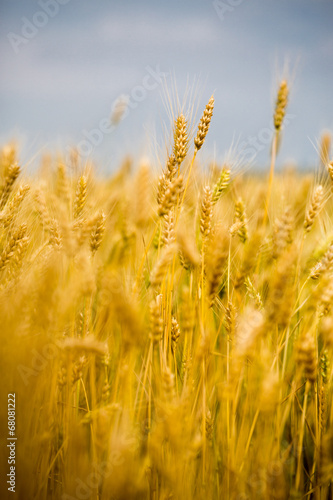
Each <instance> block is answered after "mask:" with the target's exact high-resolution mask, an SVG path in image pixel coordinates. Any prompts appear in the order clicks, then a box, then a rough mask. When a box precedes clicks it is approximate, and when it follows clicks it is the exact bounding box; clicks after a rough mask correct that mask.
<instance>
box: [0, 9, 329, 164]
mask: <svg viewBox="0 0 333 500" xmlns="http://www.w3.org/2000/svg"><path fill="white" fill-rule="evenodd" d="M42 4H43V5H44V9H43V8H42ZM47 6H48V7H47ZM47 9H49V10H47ZM41 12H42V14H41ZM50 12H51V14H50ZM332 22H333V2H332V1H331V0H327V1H326V0H293V1H290V0H279V1H278V0H217V1H211V0H191V1H189V0H178V1H175V0H171V1H168V2H153V1H149V0H144V1H104V0H100V1H93V0H91V1H88V0H39V1H36V2H34V1H29V0H17V1H15V0H1V2H0V71H1V73H0V74H1V77H0V105H1V121H0V140H1V143H3V142H4V141H6V140H8V139H11V138H15V137H17V138H18V139H19V141H20V144H21V147H22V159H23V161H27V160H29V159H31V158H35V157H38V156H39V155H40V154H41V153H42V152H43V151H45V150H47V149H51V150H56V149H57V148H61V149H63V150H64V151H66V148H67V147H68V146H69V145H79V147H81V149H82V151H83V150H84V151H86V154H88V155H89V156H91V157H92V158H94V159H96V161H97V162H98V163H99V165H100V166H101V168H103V169H104V170H107V171H111V170H114V169H115V168H116V166H117V163H118V161H119V160H120V158H121V157H122V156H123V155H124V154H125V153H132V154H134V155H135V156H136V158H140V157H142V156H150V155H154V154H156V153H157V154H159V152H160V151H161V154H164V153H165V141H166V138H165V133H164V132H163V131H164V128H165V127H166V128H167V129H168V128H169V127H170V116H169V115H170V113H168V110H167V109H166V106H165V105H164V102H165V100H166V88H167V89H169V92H171V93H172V88H173V87H174V86H175V85H176V86H177V91H178V95H179V97H180V101H181V102H183V97H184V96H185V95H186V92H187V91H188V89H190V91H191V90H192V92H193V94H194V96H195V98H196V102H197V106H198V112H197V115H196V118H197V119H198V118H199V116H200V113H201V111H202V109H203V108H204V106H205V103H206V102H207V101H208V99H209V97H210V96H211V94H212V93H213V92H214V96H215V110H214V116H213V121H212V125H211V129H210V132H209V137H208V138H207V143H206V144H205V146H204V148H203V149H202V152H200V154H201V159H202V161H203V162H208V161H209V160H211V159H213V158H215V159H217V160H218V161H222V160H223V159H224V157H225V155H226V154H227V152H228V151H229V150H230V148H231V147H232V150H233V152H234V153H233V154H234V155H237V152H239V150H240V149H243V151H244V149H245V151H248V153H249V152H250V150H251V151H254V152H256V153H257V154H256V157H255V159H254V160H253V164H254V165H259V166H262V167H265V166H266V165H267V163H268V155H269V131H270V128H271V126H272V109H273V107H274V100H275V94H276V89H277V86H278V83H279V80H280V79H281V78H282V77H287V78H288V80H289V81H290V86H291V93H290V105H289V108H288V114H289V120H288V125H287V126H286V127H285V130H284V136H283V143H282V148H281V151H280V157H279V163H280V165H282V164H283V163H284V162H286V161H287V160H295V161H297V162H298V163H299V164H300V165H306V166H310V167H311V166H314V167H315V165H316V162H317V152H316V143H317V142H318V139H319V138H320V135H321V133H322V131H323V130H327V129H328V130H331V131H333V96H332V81H333V31H332V28H331V27H332ZM156 73H157V76H155V77H154V74H155V75H156ZM160 73H164V74H165V76H164V77H162V78H158V74H160ZM149 75H150V76H149ZM122 95H127V96H129V97H127V99H129V103H130V104H131V107H130V108H129V112H128V114H127V116H126V117H125V118H124V119H123V120H122V121H121V122H120V123H119V125H118V127H117V129H116V130H111V131H110V129H108V130H107V132H105V126H106V123H107V121H108V119H109V117H110V113H111V109H112V106H113V105H114V103H115V101H116V100H117V99H118V98H119V96H122ZM195 108H196V107H195ZM184 109H185V111H186V106H185V108H184ZM101 122H102V123H103V124H104V125H103V126H104V128H103V126H102V127H101ZM94 130H95V131H96V130H97V132H95V133H92V134H91V131H94ZM96 134H97V135H96ZM84 142H85V144H84ZM87 142H88V144H87ZM94 143H95V144H94ZM250 143H252V145H251V144H250ZM249 156H251V159H252V154H251V155H250V153H249V155H248V157H249Z"/></svg>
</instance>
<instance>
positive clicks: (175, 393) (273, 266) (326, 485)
mask: <svg viewBox="0 0 333 500" xmlns="http://www.w3.org/2000/svg"><path fill="white" fill-rule="evenodd" d="M287 101H288V85H287V83H286V82H285V81H282V83H281V85H280V87H279V89H278V91H277V99H276V106H275V109H273V111H272V115H273V123H274V130H275V133H274V137H273V141H272V148H271V160H270V163H271V167H270V172H269V173H268V172H267V175H266V174H264V175H256V174H252V173H245V172H243V173H242V171H240V169H239V168H235V166H234V165H233V163H232V162H230V164H224V165H218V164H213V165H210V166H209V168H203V167H208V166H207V165H206V166H203V165H202V164H201V163H200V152H201V148H202V147H204V142H205V138H206V135H207V133H209V125H210V122H211V120H213V119H214V117H213V116H212V115H213V108H214V104H215V103H214V98H213V97H212V98H211V99H210V100H209V101H208V104H207V106H206V108H205V110H204V112H203V114H202V116H201V119H200V121H199V124H198V123H195V124H193V123H189V120H188V118H187V115H186V113H185V112H182V111H181V110H179V112H178V113H177V115H176V116H175V120H174V124H173V130H171V131H170V133H171V134H172V144H170V147H168V148H166V149H167V151H166V154H165V157H164V158H160V162H159V163H160V165H162V166H156V165H149V164H148V163H147V162H141V163H140V161H137V160H135V159H134V160H131V159H130V158H126V159H125V160H124V162H123V163H122V165H120V168H119V170H118V172H117V173H116V174H114V175H112V176H108V177H105V176H104V177H103V176H98V175H96V173H95V171H94V167H93V165H92V164H90V163H89V162H83V161H81V159H80V157H79V156H78V155H77V154H76V153H75V150H73V154H72V156H71V158H70V159H69V161H65V159H64V158H63V157H62V156H61V155H58V156H45V157H44V158H43V161H42V163H41V165H40V168H39V170H38V171H37V172H36V173H34V174H29V173H28V172H27V171H26V170H25V169H24V168H22V166H21V165H20V160H19V151H17V148H16V147H15V146H14V145H12V144H8V145H5V146H4V147H3V149H2V152H1V161H0V175H1V186H2V187H1V193H0V234H1V239H0V318H1V329H0V330H1V351H2V360H3V361H2V384H1V385H2V389H3V391H6V397H7V393H14V394H15V399H16V409H15V416H16V424H15V425H16V427H15V433H16V436H17V444H16V457H15V474H16V479H15V481H16V485H15V494H13V493H11V492H9V494H8V487H9V484H7V485H4V482H3V484H2V488H3V495H4V496H3V498H5V495H6V494H8V497H9V498H12V497H15V496H16V497H17V498H20V499H21V498H22V499H62V500H73V499H79V500H81V499H95V500H97V499H100V500H107V499H113V500H121V499H123V500H129V499H142V500H146V499H147V500H162V499H163V500H171V499H175V500H176V499H177V500H178V499H184V500H190V499H193V500H195V499H204V498H205V499H234V500H246V499H252V498H253V499H256V500H259V499H274V500H280V499H281V500H282V499H287V498H293V499H296V498H297V499H298V498H299V499H300V498H307V499H320V500H323V499H325V500H326V499H329V498H333V486H332V479H333V403H332V364H331V359H332V352H333V312H332V310H331V305H332V300H333V284H332V283H333V282H332V271H333V222H332V209H333V203H332V192H333V162H331V163H330V160H331V158H330V137H329V136H328V135H325V136H324V137H323V141H322V147H321V151H320V158H319V161H318V168H316V170H315V171H314V172H313V173H311V174H309V173H302V171H297V170H295V169H285V170H283V171H282V172H281V171H279V172H275V159H276V156H277V154H278V151H279V146H280V142H281V137H282V136H281V129H282V128H283V118H284V116H285V112H286V107H287ZM217 105H218V103H216V106H217ZM191 130H193V131H194V132H193V133H191ZM319 163H320V165H319ZM1 419H2V429H7V413H6V411H5V410H4V409H3V408H2V413H1ZM1 468H2V470H4V471H5V474H8V473H9V465H8V453H7V454H6V453H2V454H1Z"/></svg>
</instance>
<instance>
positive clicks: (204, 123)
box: [194, 96, 215, 151]
mask: <svg viewBox="0 0 333 500" xmlns="http://www.w3.org/2000/svg"><path fill="white" fill-rule="evenodd" d="M214 102H215V101H214V97H213V96H212V97H211V98H210V99H209V101H208V103H207V105H206V107H205V110H204V112H203V115H202V117H201V119H200V122H199V125H198V132H197V135H196V136H195V138H194V147H195V150H196V151H199V149H201V147H202V145H203V143H204V142H205V139H206V135H207V133H208V129H209V125H210V122H211V119H212V116H213V109H214Z"/></svg>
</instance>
